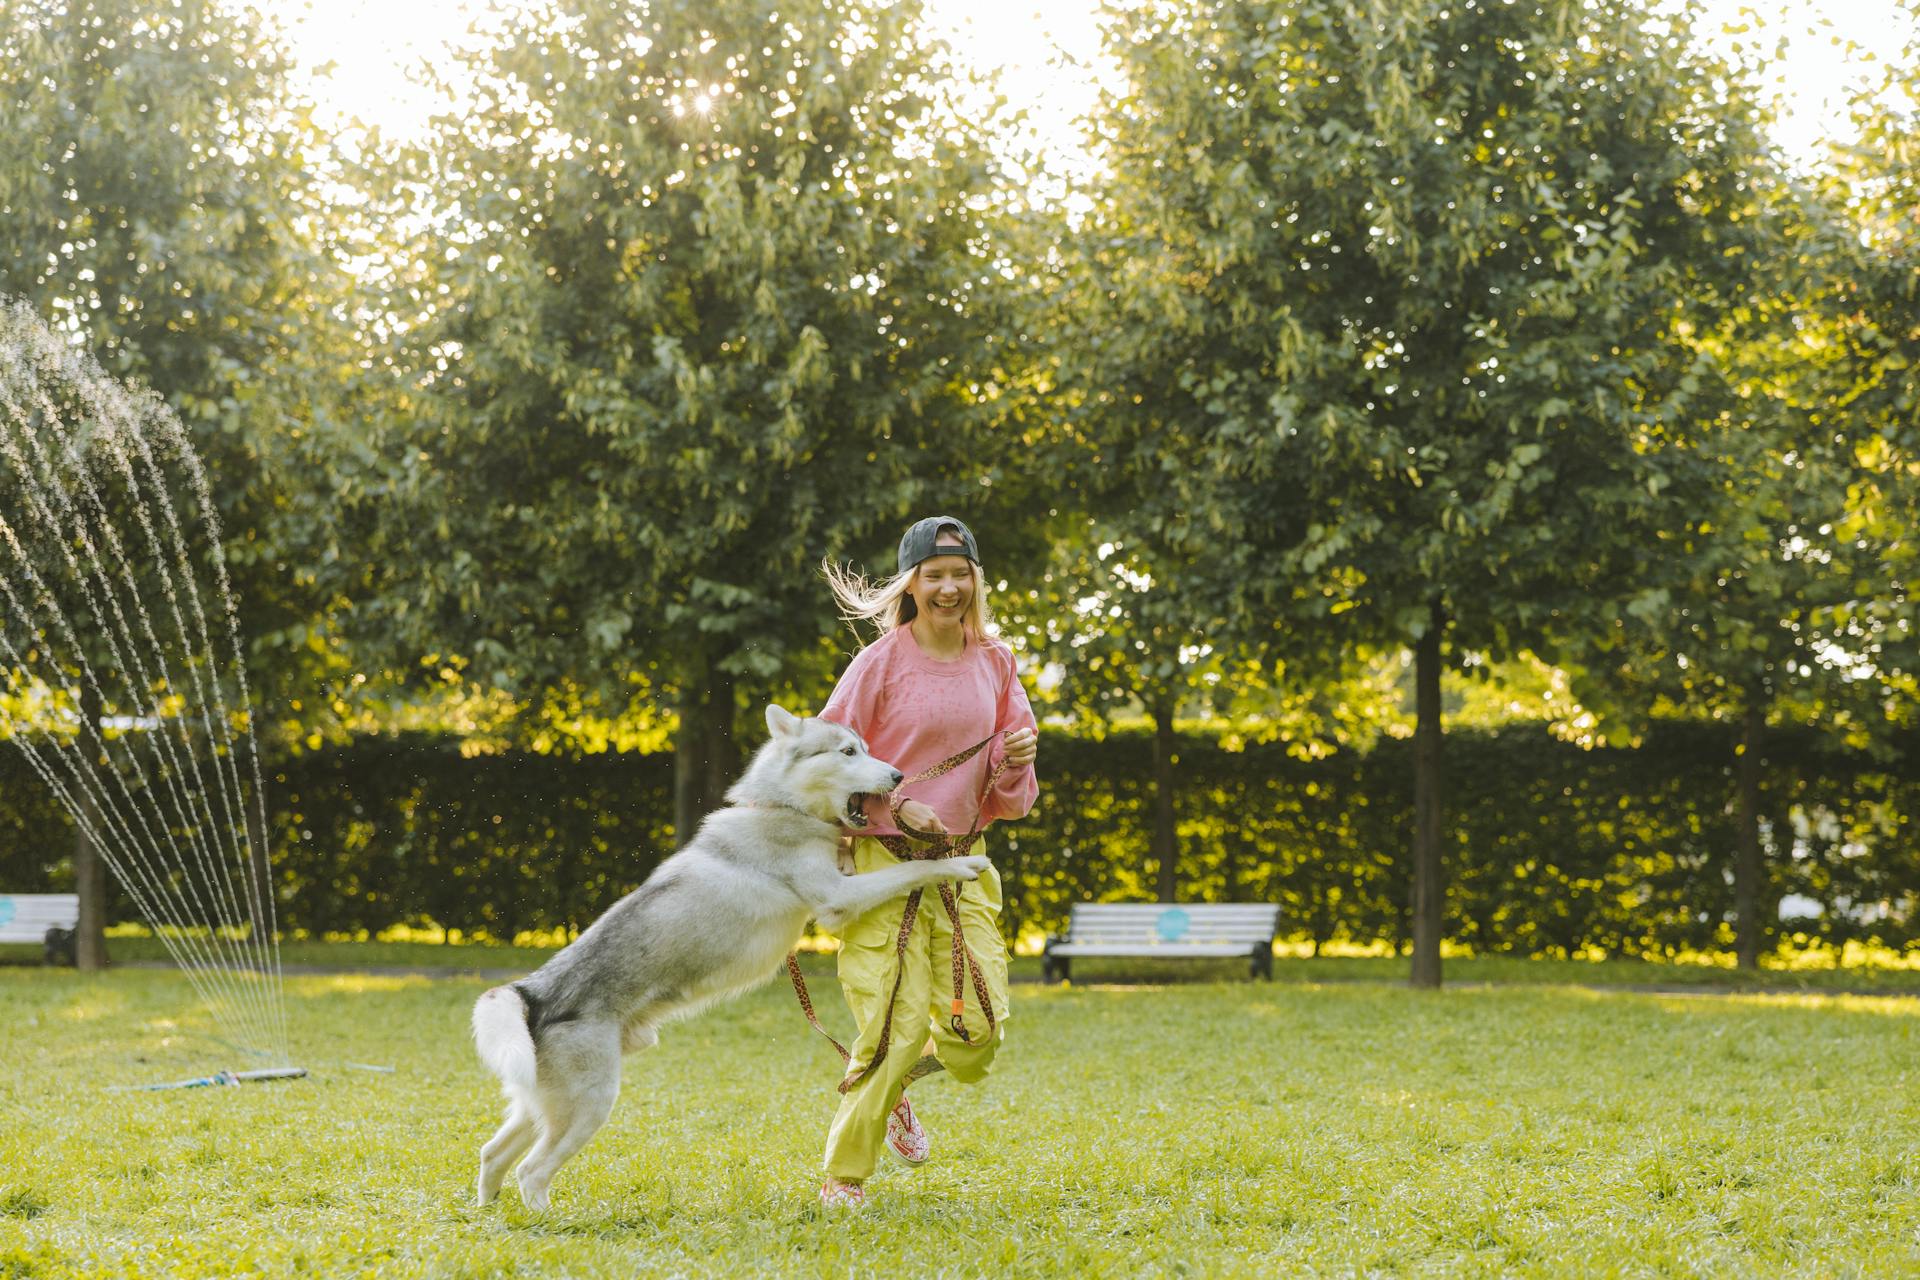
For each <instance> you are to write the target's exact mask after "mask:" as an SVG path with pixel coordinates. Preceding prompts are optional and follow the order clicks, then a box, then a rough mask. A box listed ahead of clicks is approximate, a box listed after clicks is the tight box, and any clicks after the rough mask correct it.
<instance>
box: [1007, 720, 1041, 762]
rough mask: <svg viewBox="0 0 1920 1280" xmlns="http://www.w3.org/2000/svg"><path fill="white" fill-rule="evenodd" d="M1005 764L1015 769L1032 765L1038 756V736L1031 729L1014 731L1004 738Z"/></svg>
mask: <svg viewBox="0 0 1920 1280" xmlns="http://www.w3.org/2000/svg"><path fill="white" fill-rule="evenodd" d="M1006 746H1007V763H1008V764H1010V765H1014V766H1016V767H1018V766H1020V765H1026V764H1032V763H1033V758H1034V757H1035V756H1037V755H1039V754H1040V735H1039V733H1038V732H1036V731H1035V730H1032V729H1015V730H1014V731H1013V732H1011V733H1009V734H1008V735H1007V738H1006Z"/></svg>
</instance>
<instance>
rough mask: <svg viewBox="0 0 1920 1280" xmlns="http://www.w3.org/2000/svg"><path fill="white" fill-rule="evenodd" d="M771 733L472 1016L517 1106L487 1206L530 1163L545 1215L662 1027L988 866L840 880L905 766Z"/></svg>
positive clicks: (890, 871)
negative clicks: (637, 872)
mask: <svg viewBox="0 0 1920 1280" xmlns="http://www.w3.org/2000/svg"><path fill="white" fill-rule="evenodd" d="M767 728H768V730H770V731H771V733H772V737H771V738H770V739H769V740H768V742H767V744H766V745H765V746H763V747H762V748H761V749H760V750H759V752H758V753H756V754H755V756H754V758H753V762H752V763H751V764H750V765H748V766H747V771H746V773H744V774H743V775H742V776H741V778H740V780H739V781H738V782H736V783H735V784H734V785H733V787H732V788H731V789H730V790H729V791H728V792H727V805H726V807H725V808H722V809H720V810H718V811H716V812H715V813H713V814H711V815H709V816H708V818H707V819H706V821H705V822H703V823H701V824H700V829H699V831H698V832H697V833H696V834H695V835H694V837H693V839H692V840H691V841H689V842H688V843H687V844H686V845H685V847H683V848H682V849H681V850H680V851H679V852H677V853H675V854H674V855H673V856H672V857H670V858H668V859H667V860H666V861H665V862H663V863H661V864H660V866H659V867H658V868H656V869H655V871H654V873H653V874H652V875H651V876H649V877H647V880H646V883H645V884H642V885H641V886H640V887H639V888H638V889H635V890H634V891H633V892H632V893H630V894H628V895H627V896H626V897H624V898H622V899H621V900H620V901H618V902H616V903H614V904H613V906H612V907H611V908H609V909H608V911H607V913H606V914H605V915H603V916H601V917H600V919H599V920H597V921H595V922H594V924H593V926H592V927H591V928H589V929H588V930H587V931H586V932H585V933H583V934H581V935H580V936H579V937H578V938H576V939H575V940H574V941H573V942H572V943H571V944H569V945H568V946H567V947H566V948H565V949H564V950H562V951H561V952H560V953H559V954H558V955H556V956H554V957H553V959H551V960H549V961H547V963H546V964H545V965H543V966H541V967H540V969H539V970H538V971H536V972H535V973H533V974H532V975H530V976H529V977H526V978H523V979H521V980H520V981H519V982H515V983H512V984H510V985H508V986H504V987H495V988H493V989H492V990H491V991H488V992H487V993H486V994H484V995H482V996H481V997H480V999H479V1001H478V1002H477V1003H476V1004H475V1005H474V1007H473V1038H474V1043H475V1045H476V1046H477V1047H478V1048H479V1050H480V1058H481V1061H483V1062H485V1063H486V1064H487V1067H488V1069H489V1070H491V1071H492V1072H493V1073H494V1074H495V1075H496V1076H499V1077H500V1081H501V1084H502V1085H503V1086H504V1088H505V1091H506V1095H507V1118H506V1122H505V1123H504V1124H502V1125H501V1126H500V1130H499V1132H497V1133H495V1134H494V1135H493V1137H492V1138H491V1139H489V1140H488V1142H487V1144H486V1146H485V1147H483V1148H481V1151H480V1183H479V1198H480V1203H481V1204H483V1205H484V1204H486V1203H488V1202H489V1201H491V1200H492V1199H493V1198H494V1196H495V1195H496V1194H497V1193H498V1192H499V1190H500V1184H501V1182H502V1181H503V1180H504V1179H505V1178H506V1175H507V1170H508V1169H509V1168H511V1167H513V1165H514V1164H515V1162H516V1161H519V1160H520V1158H521V1157H522V1156H523V1155H524V1156H525V1157H526V1159H525V1161H524V1162H523V1163H521V1164H520V1167H519V1171H518V1174H517V1180H518V1182H519V1184H520V1195H521V1198H522V1199H523V1200H525V1201H526V1203H527V1205H528V1206H529V1207H530V1208H533V1209H536V1210H539V1209H545V1208H546V1207H547V1188H548V1186H549V1185H550V1184H551V1183H552V1181H553V1175H554V1174H555V1173H556V1172H557V1171H558V1170H559V1168H560V1166H561V1165H562V1164H564V1163H566V1161H567V1160H568V1158H569V1157H571V1156H572V1155H573V1154H574V1153H575V1152H577V1151H578V1150H580V1148H581V1147H582V1146H584V1145H585V1144H586V1142H587V1140H588V1139H589V1138H591V1137H592V1136H593V1135H594V1134H595V1133H596V1132H597V1131H598V1130H599V1128H600V1126H601V1125H603V1124H605V1123H606V1121H607V1116H608V1115H609V1114H610V1113H611V1112H612V1110H613V1101H614V1097H615V1096H616V1095H617V1094H618V1093H619V1092H620V1059H621V1056H622V1055H623V1054H626V1053H631V1052H633V1051H634V1050H637V1049H644V1048H646V1047H648V1046H650V1045H652V1044H654V1043H656V1042H657V1041H658V1039H659V1027H660V1024H661V1023H662V1022H665V1021H667V1020H668V1019H670V1018H674V1017H684V1016H686V1015H688V1014H691V1013H693V1012H694V1011H696V1010H697V1009H699V1008H701V1007H702V1006H704V1005H706V1004H709V1003H712V1002H713V1001H716V1000H721V999H725V998H726V997H728V996H732V995H737V994H739V993H740V992H742V991H745V990H746V989H747V988H749V987H752V986H755V985H757V984H759V983H761V982H763V981H765V980H766V979H768V978H770V977H772V976H773V975H774V974H775V973H776V972H778V970H779V967H780V963H781V961H782V960H784V959H785V957H786V955H787V953H788V952H789V951H791V950H792V949H793V947H794V944H795V943H797V942H798V941H799V940H800V935H801V933H802V932H803V931H804V930H805V929H806V925H807V921H808V920H810V919H811V920H818V921H819V922H820V923H821V924H823V925H825V926H826V927H827V928H829V929H832V928H837V927H839V926H840V925H843V924H845V923H846V922H848V921H850V920H852V919H854V918H855V917H857V916H860V915H862V914H864V913H866V912H868V911H870V910H872V909H873V908H875V907H878V906H880V905H881V904H882V903H885V902H889V901H892V900H894V899H896V898H904V897H906V895H907V894H908V893H910V892H912V891H913V890H915V889H922V888H927V887H930V886H932V885H934V884H937V883H938V882H940V881H942V880H973V879H975V878H977V877H978V876H979V875H980V873H981V872H982V871H984V870H986V868H987V860H986V859H985V858H983V857H979V856H971V857H964V858H953V859H948V860H941V861H928V862H902V863H900V864H899V865H898V866H891V867H886V868H883V869H881V870H879V871H872V872H868V873H866V874H865V875H857V876H849V875H843V874H842V873H841V871H840V869H839V866H838V864H837V862H836V860H835V856H834V855H835V851H836V848H837V846H838V843H839V836H840V831H841V828H842V827H843V826H847V827H860V826H864V825H865V824H866V818H865V817H864V815H863V814H862V813H861V803H862V799H863V797H864V796H866V795H868V794H873V793H880V792H887V791H891V790H893V789H894V788H895V787H897V786H898V785H899V784H900V779H901V775H900V771H899V770H898V769H896V768H894V767H893V766H892V765H890V764H888V763H887V762H886V761H884V760H876V759H874V758H873V757H872V756H871V755H869V754H868V753H867V748H866V744H865V743H864V742H862V741H861V740H860V738H859V736H858V735H857V734H855V733H853V732H852V731H850V730H848V729H845V728H843V727H841V726H840V725H837V724H834V723H832V722H831V721H827V720H803V719H800V718H798V717H796V716H794V715H792V714H791V713H789V712H788V711H786V710H784V709H783V708H781V707H779V706H770V707H768V708H767ZM529 1148H531V1150H530V1151H529Z"/></svg>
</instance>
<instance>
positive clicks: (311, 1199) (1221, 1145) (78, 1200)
mask: <svg viewBox="0 0 1920 1280" xmlns="http://www.w3.org/2000/svg"><path fill="white" fill-rule="evenodd" d="M1463 967H1465V966H1464V965H1456V966H1455V967H1454V972H1455V976H1456V977H1458V976H1461V975H1460V974H1459V970H1460V969H1461V968H1463ZM287 985H288V993H289V1002H290V1006H291V1009H292V1017H293V1025H294V1028H295V1040H296V1056H297V1058H298V1059H299V1061H300V1062H302V1063H303V1064H305V1065H307V1066H309V1067H311V1068H313V1070H314V1074H313V1076H312V1077H311V1078H310V1079H307V1080H304V1081H298V1082H293V1083H288V1084H281V1085H251V1086H246V1087H243V1088H239V1089H200V1090H192V1091H180V1092H170V1093H144V1092H113V1091H111V1090H112V1089H113V1087H114V1086H121V1085H129V1084H138V1083H143V1082H150V1081H156V1080H166V1079H178V1078H182V1077H185V1076H191V1075H198V1074H203V1073H205V1072H207V1071H210V1070H213V1069H217V1068H219V1067H223V1066H229V1065H246V1064H244V1063H236V1062H234V1060H233V1059H232V1057H231V1055H229V1054H228V1053H226V1052H225V1051H223V1050H222V1049H221V1048H220V1046H219V1045H218V1044H217V1043H215V1042H213V1041H212V1040H210V1039H208V1038H207V1037H206V1032H207V1030H208V1027H207V1024H206V1022H205V1020H204V1017H203V1016H202V1015H201V1014H200V1013H199V1012H198V1011H197V1009H196V1006H195V1004H194V1002H193V1000H192V998H191V993H190V991H189V989H188V988H187V987H186V985H185V983H184V981H183V980H182V979H180V978H179V977H178V976H177V975H175V974H172V973H169V972H165V971H158V970H120V971H114V972H110V973H108V974H106V975H103V976H98V977H83V976H80V975H77V974H74V973H72V972H71V971H50V970H42V969H34V968H9V969H0V1025H4V1027H5V1028H6V1034H5V1035H4V1036H0V1277H5V1278H6V1280H16V1278H18V1277H29V1276H31V1277H41V1276H119V1275H125V1276H148V1275H229V1274H235V1275H276V1276H278V1275H295V1274H311V1275H324V1276H380V1277H395V1276H450V1277H458V1276H475V1277H478V1276H494V1275H524V1276H621V1277H625V1276H634V1275H651V1274H687V1275H748V1274H753V1275H758V1274H777V1275H835V1276H839V1275H847V1274H856V1275H988V1274H992V1275H999V1274H1019V1275H1063V1276H1065V1275H1072V1276H1079V1275H1083V1274H1094V1275H1116V1274H1126V1275H1137V1274H1162V1275H1248V1274H1262V1275H1265V1274H1320V1275H1395V1274H1415V1275H1446V1276H1461V1275H1488V1276H1494V1275H1499V1276H1506V1275H1520V1276H1543V1277H1546V1276H1552V1277H1559V1276H1616V1275H1678V1276H1703V1277H1706V1276H1712V1277H1721V1276H1730V1275H1804V1276H1822V1277H1824V1276H1849V1275H1857V1276H1870V1275H1871V1276H1878V1275H1885V1276H1905V1275H1914V1274H1920V1236H1917V1234H1916V1233H1917V1232H1920V1068H1917V1067H1916V1061H1917V1059H1916V1050H1920V1034H1917V1033H1920V1001H1915V1000H1911V999H1881V998H1868V997H1854V996H1827V995H1788V996H1777V995H1775V996H1762V995H1738V994H1733V995H1725V996H1718V997H1715V998H1711V999H1699V998H1692V997H1686V996H1661V995H1643V994H1635V993H1627V992H1596V991H1592V990H1587V989H1582V988H1575V987H1566V986H1561V987H1553V986H1538V985H1524V986H1522V985H1516V986H1494V987H1467V986H1461V987H1456V988H1453V989H1449V990H1447V991H1445V992H1441V993H1438V994H1429V993H1414V992H1411V991H1408V990H1405V989H1403V988H1399V987H1395V986H1392V985H1388V984H1384V983H1378V984H1376V983H1329V984H1324V985H1316V984H1310V983H1305V982H1297V983H1273V984H1254V983H1247V982H1232V983H1206V982H1199V983H1195V982H1189V983H1183V984H1181V985H1177V986H1171V987H1141V986H1134V987H1109V986H1101V985H1097V984H1088V983H1084V982H1083V983H1078V984H1076V985H1074V986H1073V987H1069V988H1064V989H1063V988H1057V987H1055V988H1040V987H1037V986H1023V987H1021V988H1019V989H1017V990H1016V994H1015V1001H1016V1004H1015V1016H1014V1017H1013V1019H1012V1020H1011V1021H1010V1023H1009V1028H1008V1029H1009V1040H1008V1043H1007V1045H1006V1047H1005V1049H1004V1050H1003V1052H1002V1055H1001V1058H1000V1062H999V1066H998V1067H997V1069H996V1072H995V1075H994V1077H993V1078H992V1079H991V1080H989V1081H988V1082H987V1083H986V1084H985V1085H983V1086H980V1087H976V1088H973V1089H962V1088H960V1087H958V1086H955V1085H954V1084H953V1083H952V1082H951V1081H949V1080H946V1079H944V1078H941V1077H935V1078H934V1079H932V1080H929V1081H927V1082H925V1084H923V1085H921V1086H918V1087H917V1097H918V1099H919V1103H920V1109H921V1111H922V1113H923V1115H924V1117H925V1120H926V1123H927V1125H928V1127H929V1130H930V1131H931V1133H932V1134H933V1137H934V1141H935V1154H934V1159H933V1162H932V1163H930V1164H929V1165H927V1166H926V1167H925V1168H923V1169H921V1170H918V1171H914V1172H907V1171H905V1170H900V1169H892V1170H887V1171H885V1172H883V1173H882V1175H881V1176H880V1177H879V1178H877V1179H876V1180H875V1183H874V1187H873V1189H874V1192H875V1202H874V1204H873V1205H872V1207H871V1208H870V1209H869V1210H868V1211H867V1212H866V1213H865V1214H863V1215H861V1216H859V1217H857V1218H852V1219H847V1218H844V1217H838V1216H827V1215H823V1213H822V1212H821V1211H820V1210H819V1208H818V1207H817V1205H816V1202H815V1200H814V1194H813V1193H814V1188H815V1185H816V1183H817V1173H816V1169H817V1162H818V1158H819V1147H820V1141H821V1138H822V1136H823V1134H824V1131H825V1127H826V1123H827V1119H828V1117H829V1115H830V1114H831V1110H832V1105H833V1094H832V1092H831V1083H832V1081H833V1079H834V1077H835V1067H836V1065H837V1064H836V1063H835V1061H834V1059H833V1057H832V1054H831V1050H829V1049H827V1048H826V1046H825V1045H824V1044H822V1043H821V1042H819V1041H818V1039H817V1037H815V1036H814V1035H813V1034H812V1032H810V1031H809V1030H808V1029H807V1027H806V1024H805V1023H804V1022H803V1021H802V1019H801V1017H800V1014H799V1012H798V1010H797V1009H796V1008H795V1007H794V1004H793V1000H792V996H791V994H790V993H789V992H787V991H786V990H784V988H780V987H775V988H770V989H767V990H763V991H760V992H757V993H755V994H753V995H751V996H749V997H747V998H746V999H744V1000H741V1001H739V1002H737V1003H734V1004H731V1005H727V1006H723V1007H721V1008H719V1009H717V1010H714V1011H712V1012H710V1013H708V1014H706V1015H704V1016H703V1017H701V1018H698V1019H696V1020H694V1021H692V1022H688V1023H685V1024H681V1025H678V1026H675V1027H672V1028H670V1029H669V1030H668V1032H667V1034H666V1036H665V1037H664V1038H663V1041H662V1044H661V1047H660V1048H659V1049H658V1050H656V1051H653V1052H651V1053H649V1054H644V1055H641V1056H639V1057H636V1058H633V1059H630V1060H629V1061H628V1065H627V1069H626V1092H625V1095H624V1096H623V1097H622V1099H621V1102H620V1105H619V1107H618V1109H617V1110H616V1111H615V1115H614V1120H613V1122H612V1123H611V1124H610V1125H609V1126H608V1128H607V1129H606V1130H604V1131H603V1132H602V1133H601V1135H600V1136H599V1137H598V1138H597V1139H596V1140H595V1141H594V1142H593V1143H592V1144H591V1145H590V1146H589V1147H588V1148H587V1149H586V1151H585V1152H583V1153H582V1154H581V1155H580V1156H579V1157H577V1158H576V1159H575V1160H574V1161H573V1162H572V1163H571V1164H570V1165H568V1166H567V1168H566V1169H565V1170H563V1172H562V1173H561V1175H560V1177H559V1179H558V1180H557V1181H556V1183H555V1186H554V1202H553V1208H552V1210H551V1211H550V1212H549V1213H548V1214H546V1215H545V1216H535V1215H533V1214H530V1213H528V1212H527V1211H526V1210H525V1209H524V1208H523V1207H522V1206H521V1205H520V1203H519V1201H518V1199H517V1196H516V1194H515V1192H514V1191H513V1189H512V1187H511V1184H510V1185H509V1187H508V1189H507V1191H506V1192H505V1193H504V1194H503V1197H502V1200H501V1202H500V1203H498V1204H496V1205H495V1206H493V1207H492V1208H490V1209H487V1210H477V1209H474V1208H473V1207H471V1205H470V1203H469V1200H470V1195H471V1188H470V1183H471V1180H472V1176H473V1171H474V1163H475V1153H476V1152H477V1150H478V1148H479V1145H480V1143H481V1142H482V1141H484V1140H485V1138H486V1137H487V1135H488V1134H489V1133H490V1132H491V1130H492V1128H493V1125H494V1123H495V1121H496V1119H497V1116H498V1110H499V1107H498V1102H497V1097H496V1093H495V1090H494V1088H493V1086H492V1085H491V1083H490V1082H489V1081H488V1080H487V1079H486V1078H484V1077H483V1076H482V1074H481V1072H480V1070H479V1068H478V1066H477V1064H476V1063H475V1061H474V1059H473V1057H472V1054H471V1051H470V1049H469V1048H468V1046H467V1043H466V1033H465V1019H466V1013H467V1009H468V1006H469V1005H470V1003H471V1001H472V999H473V997H474V996H475V995H476V994H477V993H478V992H479V991H480V990H481V989H482V987H483V986H484V984H483V983H481V982H479V981H475V980H471V979H450V980H429V979H426V978H420V977H383V976H371V977H370V976H351V975H340V976H306V977H292V978H289V979H288V984H287ZM831 990H832V988H831V985H830V982H828V981H825V980H824V979H823V981H822V982H821V983H819V984H816V991H817V992H818V993H819V994H821V995H823V996H825V997H827V998H826V999H823V1000H822V1005H823V1008H824V1010H825V1013H826V1016H827V1017H828V1019H829V1020H830V1022H831V1023H832V1024H833V1025H835V1026H836V1027H843V1026H844V1025H845V1021H846V1018H845V1013H844V1010H843V1009H842V1008H840V1006H839V1004H838V1001H837V1000H834V999H832V998H831ZM348 1062H357V1063H373V1064H386V1065H391V1066H393V1067H394V1068H395V1070H394V1071H393V1073H392V1074H389V1075H381V1074H371V1073H366V1072H362V1071H358V1070H354V1069H351V1068H349V1067H347V1066H345V1065H344V1064H345V1063H348Z"/></svg>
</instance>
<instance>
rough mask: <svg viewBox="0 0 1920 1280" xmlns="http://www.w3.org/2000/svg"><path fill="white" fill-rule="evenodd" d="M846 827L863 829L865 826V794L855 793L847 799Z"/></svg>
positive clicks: (862, 792)
mask: <svg viewBox="0 0 1920 1280" xmlns="http://www.w3.org/2000/svg"><path fill="white" fill-rule="evenodd" d="M846 822H847V825H848V826H850V827H856V828H857V827H864V826H866V825H867V793H866V792H864V791H856V792H854V793H853V794H852V795H850V796H848V797H847V816H846Z"/></svg>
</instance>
